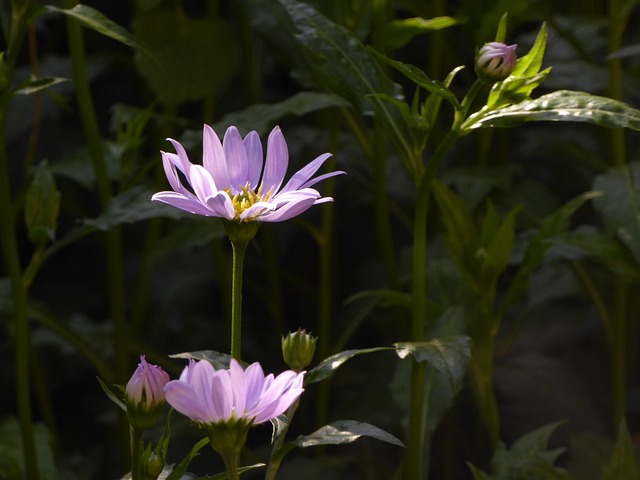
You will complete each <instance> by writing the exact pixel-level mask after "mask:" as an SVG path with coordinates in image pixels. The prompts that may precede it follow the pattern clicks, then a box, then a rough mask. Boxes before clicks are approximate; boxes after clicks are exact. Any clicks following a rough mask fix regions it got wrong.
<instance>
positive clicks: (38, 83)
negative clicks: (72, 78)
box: [13, 75, 68, 95]
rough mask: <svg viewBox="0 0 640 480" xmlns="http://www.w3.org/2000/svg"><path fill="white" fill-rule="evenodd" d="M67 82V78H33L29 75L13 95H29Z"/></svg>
mask: <svg viewBox="0 0 640 480" xmlns="http://www.w3.org/2000/svg"><path fill="white" fill-rule="evenodd" d="M67 81H68V79H67V78H62V77H35V76H33V75H31V76H30V77H29V78H28V79H27V80H26V81H25V82H23V83H21V84H20V85H19V86H18V87H17V88H16V89H15V90H14V91H13V93H15V94H18V95H29V94H31V93H35V92H39V91H40V90H44V89H46V88H49V87H52V86H53V85H58V84H59V83H63V82H67Z"/></svg>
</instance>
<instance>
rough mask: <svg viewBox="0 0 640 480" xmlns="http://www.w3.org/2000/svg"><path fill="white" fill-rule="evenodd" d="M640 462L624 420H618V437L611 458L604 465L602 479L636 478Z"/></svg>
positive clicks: (630, 479) (625, 479)
mask: <svg viewBox="0 0 640 480" xmlns="http://www.w3.org/2000/svg"><path fill="white" fill-rule="evenodd" d="M638 478H640V464H639V463H638V452H637V450H636V448H635V447H634V444H633V440H632V439H631V435H630V434H629V429H628V428H627V424H626V422H625V421H624V420H623V421H622V422H620V427H619V428H618V438H617V439H616V444H615V446H614V447H613V454H612V456H611V460H610V461H609V463H608V464H607V465H605V466H604V468H603V471H602V480H638Z"/></svg>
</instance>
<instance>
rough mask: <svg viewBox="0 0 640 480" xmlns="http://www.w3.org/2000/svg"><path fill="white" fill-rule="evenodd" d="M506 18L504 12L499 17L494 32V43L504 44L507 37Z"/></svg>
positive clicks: (506, 15)
mask: <svg viewBox="0 0 640 480" xmlns="http://www.w3.org/2000/svg"><path fill="white" fill-rule="evenodd" d="M507 17H508V14H507V13H506V12H505V14H504V15H502V16H501V17H500V21H499V22H498V28H497V30H496V38H495V41H496V42H500V43H504V41H505V38H506V37H507Z"/></svg>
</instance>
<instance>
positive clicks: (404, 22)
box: [374, 17, 462, 50]
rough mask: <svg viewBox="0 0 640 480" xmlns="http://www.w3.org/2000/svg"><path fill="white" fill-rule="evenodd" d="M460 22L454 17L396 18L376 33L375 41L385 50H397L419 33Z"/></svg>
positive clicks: (422, 33)
mask: <svg viewBox="0 0 640 480" xmlns="http://www.w3.org/2000/svg"><path fill="white" fill-rule="evenodd" d="M459 23H462V22H461V20H460V19H457V18H454V17H435V18H429V19H426V18H421V17H413V18H402V19H394V20H391V22H389V23H388V24H387V25H385V26H384V27H383V28H382V29H381V30H380V31H378V32H376V33H374V42H375V44H376V45H382V47H383V49H384V50H397V49H399V48H402V47H404V46H405V45H406V44H407V43H409V42H410V41H411V40H413V39H414V38H415V37H417V36H418V35H424V34H425V33H429V32H433V31H436V30H442V29H444V28H449V27H452V26H454V25H457V24H459Z"/></svg>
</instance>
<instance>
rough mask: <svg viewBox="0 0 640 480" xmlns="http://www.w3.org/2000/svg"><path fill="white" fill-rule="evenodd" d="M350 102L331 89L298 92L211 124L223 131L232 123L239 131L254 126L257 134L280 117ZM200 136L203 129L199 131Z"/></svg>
mask: <svg viewBox="0 0 640 480" xmlns="http://www.w3.org/2000/svg"><path fill="white" fill-rule="evenodd" d="M348 106H349V103H348V102H347V101H346V100H345V99H344V98H342V97H340V96H338V95H334V94H331V93H317V92H299V93H297V94H295V95H293V96H291V97H288V98H287V99H286V100H283V101H282V102H279V103H273V104H257V105H251V106H250V107H248V108H246V109H244V110H242V111H240V112H234V113H231V114H229V115H225V117H224V118H223V119H222V120H221V121H220V122H218V123H216V124H215V125H214V126H213V129H214V130H215V131H219V132H222V131H224V130H226V129H227V128H228V127H230V126H231V125H234V126H236V127H237V128H238V130H240V131H241V132H249V131H251V130H255V131H256V132H258V133H259V134H260V135H263V134H265V133H268V132H269V131H270V130H271V129H272V128H273V126H274V125H275V124H276V123H277V122H278V121H279V120H280V119H282V118H285V117H290V116H298V117H300V116H303V115H307V114H309V113H313V112H317V111H320V110H324V109H327V108H337V107H348ZM198 135H199V136H200V137H202V132H198Z"/></svg>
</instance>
